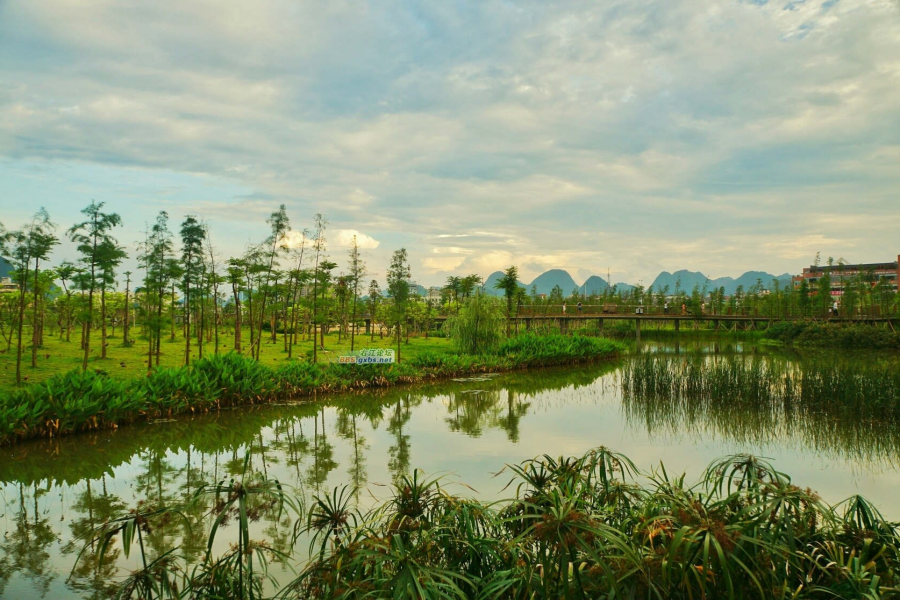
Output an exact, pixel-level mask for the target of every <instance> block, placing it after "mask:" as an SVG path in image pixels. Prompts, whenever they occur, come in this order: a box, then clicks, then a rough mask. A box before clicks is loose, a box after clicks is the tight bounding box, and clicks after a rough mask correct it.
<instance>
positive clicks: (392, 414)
mask: <svg viewBox="0 0 900 600" xmlns="http://www.w3.org/2000/svg"><path fill="white" fill-rule="evenodd" d="M641 352H642V353H643V354H644V355H647V354H654V353H656V354H664V355H670V356H671V355H674V354H678V355H679V356H685V357H689V356H713V357H715V356H719V355H726V354H730V353H736V352H737V353H740V352H747V353H749V354H754V353H755V354H757V355H759V356H761V357H763V358H762V359H763V360H779V361H793V360H796V356H794V355H785V354H784V353H778V354H777V356H774V357H770V356H769V355H770V354H771V352H772V351H770V350H768V349H766V348H760V347H756V346H754V345H753V344H749V345H748V344H747V343H746V342H743V341H739V340H738V341H734V342H731V341H725V342H723V341H721V340H720V341H719V342H718V345H716V344H714V343H713V344H710V343H708V342H697V341H695V340H692V341H690V342H688V343H683V344H679V345H676V344H673V343H661V342H658V341H653V340H651V339H645V340H644V341H643V343H642V348H641ZM629 360H631V359H629ZM620 367H621V364H618V363H611V364H605V365H598V366H591V367H585V368H577V369H564V370H544V371H534V372H519V373H512V374H507V375H503V376H496V377H482V378H475V379H473V380H468V381H453V382H444V383H441V384H439V385H436V386H419V387H406V388H396V389H391V390H372V391H367V392H366V393H357V394H348V395H344V396H332V397H328V398H326V399H322V400H321V401H319V402H304V403H300V404H285V405H280V406H269V407H259V408H256V409H249V410H234V411H226V412H223V413H220V414H216V415H206V416H197V417H194V418H189V419H179V420H175V421H167V422H160V423H155V424H149V425H144V426H133V427H128V428H123V429H121V430H119V431H112V432H103V433H97V434H90V435H83V436H73V437H68V438H63V439H60V440H45V441H40V442H35V443H30V444H23V445H20V446H16V447H12V448H6V449H4V450H3V451H4V453H5V455H6V459H5V460H3V461H0V481H2V482H4V483H3V485H2V487H0V502H2V505H0V529H2V530H3V532H4V533H3V535H2V539H0V596H4V597H7V596H8V597H11V598H32V597H34V598H39V597H47V598H66V597H89V598H105V597H108V596H109V593H110V590H111V586H112V583H111V582H112V581H113V580H114V578H115V577H116V576H117V575H119V576H120V575H121V573H116V572H115V571H114V569H113V567H112V566H111V563H112V562H113V561H114V560H121V559H122V558H123V556H122V549H121V547H120V545H118V544H117V542H116V541H115V540H114V541H113V542H112V543H110V544H108V545H106V546H105V547H101V545H100V544H94V545H91V546H88V548H87V550H86V551H85V553H84V555H83V556H82V558H81V560H80V561H79V562H78V563H77V566H76V568H75V569H74V571H72V567H73V565H75V559H76V557H77V556H78V554H79V553H80V552H81V550H82V548H83V543H82V542H81V541H80V540H81V539H83V538H84V537H85V536H86V535H87V533H88V532H89V531H91V530H92V529H94V528H95V527H96V526H97V525H98V524H99V523H102V522H104V521H105V520H107V519H109V518H110V517H112V516H117V515H121V514H122V513H123V512H125V511H127V510H128V509H130V508H132V507H135V506H137V505H138V504H139V503H140V504H141V505H142V506H144V507H152V506H159V505H161V504H165V503H171V502H178V501H183V500H186V499H187V498H190V497H192V496H193V495H194V493H195V492H196V491H197V489H198V488H199V487H200V486H201V485H203V484H210V483H214V482H216V481H221V480H223V479H224V480H227V479H228V478H230V477H238V478H239V477H240V476H241V474H242V473H244V472H245V470H246V471H249V472H258V473H262V474H263V475H264V476H265V477H274V478H278V479H279V480H281V481H283V482H285V483H287V484H290V485H293V486H296V487H297V488H299V489H300V490H302V491H301V493H302V494H303V495H305V496H306V497H307V498H309V497H310V496H311V495H313V494H316V493H324V492H329V491H330V490H331V489H332V488H333V487H335V486H338V485H344V484H349V485H351V486H352V487H354V488H356V490H357V500H358V501H359V502H361V503H367V502H368V503H371V502H373V501H374V500H373V497H378V496H379V495H380V494H381V491H383V490H384V489H385V488H384V487H382V486H384V485H387V484H389V483H391V482H392V481H397V480H398V478H399V477H401V476H402V475H403V474H406V473H409V472H410V471H411V469H413V468H422V469H425V470H426V471H427V472H429V473H437V472H449V473H451V474H452V476H453V477H457V478H458V479H459V480H460V481H464V482H465V483H466V484H469V485H471V486H473V488H474V489H475V490H476V491H477V493H478V494H479V495H481V496H482V497H496V496H498V495H500V494H502V493H503V492H502V491H501V490H502V488H503V485H504V484H505V483H506V481H505V480H501V479H499V478H495V477H493V473H495V472H496V471H497V470H499V469H500V468H501V467H502V466H503V464H505V463H507V462H516V461H518V460H521V459H524V458H526V457H531V456H534V455H536V454H540V453H549V454H551V455H553V454H581V453H582V452H583V451H585V450H587V449H588V448H590V447H593V446H596V445H599V444H605V445H608V446H611V447H614V448H615V449H617V450H619V451H622V452H624V453H625V454H627V455H630V456H631V457H632V458H633V459H634V460H635V461H636V462H637V463H638V464H639V465H641V466H642V467H645V468H646V467H649V466H650V465H652V464H655V463H658V462H659V461H660V460H665V461H666V464H667V466H668V467H669V468H670V469H673V470H679V471H680V470H682V469H686V470H692V469H693V470H694V471H695V472H698V471H699V469H702V468H703V467H704V466H705V465H706V464H707V463H708V462H709V461H710V460H711V459H712V458H714V457H717V456H721V455H724V454H728V453H732V452H738V451H751V452H757V453H758V452H763V453H765V454H768V455H769V456H772V457H773V458H775V459H776V464H778V465H779V467H781V468H783V470H785V471H786V472H788V473H790V474H791V475H793V476H794V477H795V479H796V480H798V483H800V484H801V485H810V486H812V487H814V488H817V489H819V491H821V492H822V493H823V495H824V496H825V498H826V499H828V500H830V501H836V500H839V499H841V498H843V497H845V496H847V495H849V494H850V493H852V492H853V491H856V490H859V491H861V492H862V493H863V494H864V495H867V496H870V497H872V498H873V499H874V500H875V501H876V504H879V505H880V506H881V507H882V508H883V509H884V512H885V513H886V514H888V515H889V516H895V515H897V514H900V510H897V507H893V506H891V505H890V504H891V501H890V500H891V499H892V498H893V496H894V495H895V494H896V493H897V492H898V491H900V480H898V477H897V476H896V475H894V474H893V473H892V472H891V471H888V470H885V467H887V466H890V465H894V464H896V463H897V460H898V448H900V434H898V432H897V431H895V430H894V429H890V431H884V428H883V427H882V428H880V429H879V427H878V424H877V423H873V422H871V420H870V421H868V422H867V421H865V420H862V419H854V418H853V415H848V414H846V413H842V412H841V411H839V410H837V409H833V410H831V411H829V410H828V405H827V403H824V404H823V405H822V406H823V409H822V410H819V411H816V412H810V411H805V412H804V411H797V410H789V409H788V408H789V407H785V406H783V405H780V406H771V405H769V406H767V405H765V403H758V404H755V405H753V404H747V403H740V404H739V405H733V404H729V403H728V402H719V403H713V402H696V403H690V402H688V403H667V402H664V401H661V400H660V399H659V398H655V399H653V398H645V397H634V396H625V397H623V395H622V392H621V386H620V381H619V379H620V371H619V369H620ZM246 461H249V463H248V462H246ZM220 500H221V498H218V497H216V496H214V495H212V496H209V497H204V499H203V501H202V502H198V503H196V504H195V505H193V507H192V510H193V511H194V514H192V515H188V517H189V520H190V521H192V522H194V523H204V520H205V519H206V518H207V515H208V513H209V509H210V507H212V506H213V504H214V503H216V502H218V501H220ZM290 531H291V528H290V523H289V520H288V518H287V516H286V515H284V514H281V515H276V514H268V513H265V512H263V513H261V514H260V518H259V521H258V522H257V523H256V524H255V530H254V535H255V536H258V537H261V538H265V539H267V540H268V542H269V544H270V545H272V546H273V547H274V548H276V549H279V550H285V549H287V548H288V545H289V543H290ZM205 539H206V531H205V530H204V529H203V528H202V527H194V528H188V527H186V525H185V521H181V520H178V519H173V520H171V521H170V522H168V523H165V524H164V525H162V526H160V527H157V528H154V529H153V530H152V531H149V532H148V533H147V536H146V539H145V541H146V543H147V545H148V547H149V549H150V550H149V554H150V555H151V556H159V555H160V554H161V553H163V552H164V551H165V550H167V549H169V548H171V547H172V546H173V545H181V547H182V549H181V550H180V552H182V553H185V554H186V555H187V556H189V557H193V559H194V560H199V559H200V557H201V556H202V553H203V552H204V550H205V548H204V542H205ZM101 551H102V552H103V556H101V555H100V553H101ZM101 559H102V560H101ZM130 560H132V561H133V560H134V557H133V556H132V557H131V559H130ZM120 564H121V563H120ZM126 564H127V561H126ZM70 571H71V575H70Z"/></svg>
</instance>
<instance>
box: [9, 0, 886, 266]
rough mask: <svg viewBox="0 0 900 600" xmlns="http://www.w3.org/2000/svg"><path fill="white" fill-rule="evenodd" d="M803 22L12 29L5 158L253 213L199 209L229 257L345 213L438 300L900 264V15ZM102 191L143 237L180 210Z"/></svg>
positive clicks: (39, 19)
mask: <svg viewBox="0 0 900 600" xmlns="http://www.w3.org/2000/svg"><path fill="white" fill-rule="evenodd" d="M786 4H787V2H786V0H782V1H778V2H776V1H774V0H770V1H769V2H768V3H764V4H763V5H759V4H758V3H754V2H724V3H723V2H720V1H716V0H670V1H664V0H633V1H629V2H618V1H617V2H612V3H609V2H607V3H557V4H554V3H531V4H529V3H510V2H505V1H504V0H485V2H479V3H475V4H471V5H466V4H465V3H463V4H460V5H454V8H452V9H451V8H448V7H446V6H444V5H440V4H432V5H426V6H418V7H417V8H416V9H414V10H413V9H410V8H408V7H406V6H405V5H403V4H397V5H394V4H388V5H377V6H376V5H371V6H369V5H360V4H358V3H353V2H337V3H326V4H322V3H299V4H298V3H293V4H291V3H284V2H280V1H278V0H260V1H258V2H252V3H250V2H236V3H229V4H228V5H227V6H225V7H223V6H220V5H219V4H218V3H215V2H212V0H198V1H197V2H190V3H185V4H181V5H178V6H177V7H175V8H173V9H172V10H168V11H160V10H157V9H156V8H155V5H154V4H153V3H151V2H149V1H146V2H142V1H135V2H128V3H122V2H116V1H114V0H95V1H91V2H88V1H87V0H82V1H72V0H46V1H42V2H30V3H29V2H18V3H16V2H7V3H0V55H2V56H4V57H5V58H4V60H3V62H2V65H0V82H3V81H6V82H15V84H9V83H7V84H3V83H0V157H2V158H4V159H6V160H16V161H47V162H49V163H51V164H66V165H86V166H87V167H86V168H88V167H90V166H91V165H107V166H110V167H112V168H122V167H123V166H129V167H138V168H141V169H146V170H151V171H153V170H158V171H160V172H162V171H168V172H182V173H191V174H202V175H204V176H206V177H208V178H209V179H211V180H213V179H214V180H218V181H222V182H227V183H229V184H233V185H235V186H238V187H241V188H243V189H246V190H248V191H249V192H253V193H254V194H255V195H254V196H253V197H252V198H244V199H237V200H235V198H233V197H221V196H219V197H196V198H194V197H192V198H188V199H186V200H183V204H184V205H186V206H190V207H192V209H193V210H196V211H197V213H198V214H200V215H201V216H205V217H208V218H210V219H212V220H214V221H215V220H217V219H218V220H219V221H226V220H227V221H229V222H230V223H234V222H240V223H242V224H244V223H247V224H248V225H247V228H248V231H247V232H246V234H244V233H243V232H242V237H241V238H240V240H230V239H226V240H223V242H222V243H223V244H228V243H231V244H232V246H231V247H230V248H228V251H230V252H236V251H240V249H241V247H242V246H243V244H245V243H246V242H247V238H250V239H256V238H259V239H261V238H262V237H264V235H265V225H264V219H265V216H267V215H268V214H269V213H270V212H271V211H272V210H274V209H275V208H276V207H277V205H278V204H279V203H281V202H284V203H285V204H287V206H288V211H289V213H290V216H291V219H292V224H293V225H294V226H295V227H296V228H298V229H299V228H300V227H302V226H303V225H304V223H305V224H306V225H307V226H308V223H309V221H310V220H311V215H312V214H314V213H316V212H322V213H324V214H325V215H326V216H327V217H328V218H329V219H330V220H331V221H332V224H331V227H333V228H334V229H330V230H329V231H328V232H327V236H328V239H329V242H330V244H329V245H330V246H333V247H335V248H344V247H346V246H347V245H349V241H350V237H351V236H352V232H359V231H363V230H364V231H366V232H367V233H366V234H361V233H358V240H359V242H360V246H361V247H362V248H365V249H367V250H371V251H373V252H371V254H372V256H371V260H372V261H373V262H376V263H386V261H387V257H388V256H389V253H388V252H387V251H386V250H385V246H387V247H391V248H396V247H401V246H403V247H406V248H407V249H408V250H409V251H410V256H411V257H412V260H413V262H414V270H415V268H416V266H419V267H420V268H421V269H422V270H424V271H427V272H429V273H433V274H435V275H437V274H439V273H440V272H441V271H447V270H449V271H454V270H455V271H456V272H466V271H467V270H472V271H482V270H484V271H490V270H496V269H500V268H505V267H506V266H509V264H519V265H520V268H521V269H523V270H524V271H526V272H529V273H530V272H531V271H535V273H533V274H536V272H537V270H538V269H544V268H551V267H559V268H569V269H570V270H571V271H572V272H573V273H575V272H585V271H594V272H601V273H605V269H606V268H607V267H609V268H611V269H612V270H613V271H616V272H619V273H621V274H622V277H623V278H624V277H631V278H634V279H637V278H638V277H645V278H647V277H650V276H652V275H653V274H654V273H652V272H650V271H652V270H659V269H662V268H666V269H669V270H674V269H677V268H691V269H697V270H710V271H711V270H714V269H721V270H722V271H725V272H726V274H727V273H735V274H736V273H739V272H740V271H741V270H747V269H750V268H766V269H769V270H773V271H779V272H782V271H792V270H794V271H796V270H799V268H800V267H801V266H802V264H800V263H799V262H798V261H801V260H803V256H804V255H805V254H806V253H811V252H813V251H814V249H817V245H822V246H823V247H822V248H821V249H822V251H823V252H828V253H833V254H836V255H840V254H848V253H849V252H847V251H842V250H841V249H842V248H852V249H853V252H854V253H857V254H858V255H859V257H860V259H861V260H865V259H867V258H871V259H872V260H876V259H880V258H881V254H883V252H884V248H887V247H890V246H891V245H892V244H893V243H894V240H895V238H896V235H895V229H896V228H893V229H892V228H890V227H884V226H880V225H881V224H884V223H892V222H893V223H896V222H897V220H898V219H900V205H898V203H897V202H896V190H897V189H898V186H900V151H898V146H897V139H900V59H898V58H897V57H898V56H900V11H898V5H897V3H896V2H894V1H892V0H859V1H857V2H848V1H844V2H838V3H832V2H827V3H826V2H823V0H807V1H806V2H801V3H791V6H790V7H786ZM786 8H790V10H785V9H786ZM0 176H2V172H0ZM78 185H79V183H78V181H77V180H74V179H73V180H68V181H60V182H58V186H59V187H58V196H59V197H61V198H65V197H70V194H69V193H68V192H71V191H72V190H73V189H74V188H77V187H78ZM97 191H98V192H99V193H98V195H99V196H100V197H102V198H103V199H105V200H107V201H108V202H109V203H110V205H111V206H116V205H117V203H120V204H121V205H122V208H118V210H120V211H121V212H123V213H125V215H124V216H126V220H127V217H128V215H127V213H126V208H125V207H127V206H128V205H127V203H129V202H130V203H134V202H137V203H144V205H146V207H147V208H154V207H153V203H154V200H152V199H141V198H140V197H139V196H140V195H139V194H134V195H132V196H130V197H128V198H127V200H125V199H120V198H117V190H116V189H115V187H114V186H112V185H110V186H109V189H99V190H97ZM5 193H6V194H7V196H6V201H8V202H10V203H13V204H16V205H18V204H25V203H27V202H33V201H34V199H33V195H32V193H33V190H32V189H27V188H25V187H23V188H21V189H14V190H11V191H9V190H6V191H5ZM150 196H151V195H150V194H147V198H150ZM59 202H64V201H63V200H60V201H59ZM49 208H51V212H53V211H52V208H53V207H52V205H50V206H49ZM817 214H824V215H828V216H829V219H832V220H830V221H827V222H826V221H822V220H816V219H815V218H809V215H817ZM249 223H254V224H255V225H253V227H257V229H253V230H252V231H250V229H251V227H250V225H249ZM841 224H843V225H841ZM214 225H215V223H214ZM138 226H139V224H135V227H136V228H137V227H138ZM134 235H135V237H136V236H137V234H136V233H135V234H134ZM254 236H256V238H254ZM754 239H761V240H764V243H763V244H758V243H756V242H754V241H753V240H754ZM651 240H652V242H651ZM736 240H742V241H746V243H747V244H748V246H746V247H744V246H742V245H741V243H736ZM380 242H383V244H380ZM291 243H292V244H296V243H297V240H296V239H295V238H292V241H291ZM444 243H447V244H451V243H452V244H456V245H455V246H444ZM742 243H743V242H742ZM826 246H827V248H826ZM748 248H749V250H748ZM711 249H712V250H711ZM463 250H465V251H466V252H463ZM526 265H529V266H527V267H526ZM373 268H376V269H377V267H373ZM579 269H581V271H579Z"/></svg>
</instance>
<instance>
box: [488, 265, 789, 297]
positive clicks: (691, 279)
mask: <svg viewBox="0 0 900 600" xmlns="http://www.w3.org/2000/svg"><path fill="white" fill-rule="evenodd" d="M501 277H503V272H502V271H495V272H493V273H491V274H490V275H489V276H488V278H487V279H486V280H485V283H484V289H485V291H486V292H487V293H489V294H491V295H494V296H502V295H503V291H502V290H498V289H496V288H495V287H494V286H495V285H496V282H497V281H498V280H499V279H500V278H501ZM679 280H680V282H679ZM775 280H777V281H778V282H779V285H782V286H784V285H790V282H791V275H790V274H789V273H782V274H781V275H773V274H771V273H766V272H765V271H747V272H746V273H743V274H742V275H740V276H738V277H729V276H724V277H716V278H710V277H708V276H706V275H704V274H703V273H702V272H700V271H689V270H687V269H679V270H678V271H675V272H674V273H670V272H668V271H662V272H661V273H660V274H659V275H657V276H656V278H655V279H654V280H653V283H651V284H650V286H651V287H652V288H653V291H654V292H656V291H659V290H661V289H663V288H664V287H665V286H667V285H668V286H669V293H670V294H674V293H675V289H676V286H678V287H679V288H680V289H681V290H682V291H684V292H686V293H691V291H692V290H693V289H694V286H695V285H697V286H699V287H700V288H701V289H702V288H703V287H704V286H705V287H706V289H707V291H711V290H713V289H718V288H720V287H721V288H725V293H726V294H727V295H731V294H734V293H735V292H736V291H737V288H738V287H739V286H742V287H743V289H744V290H746V289H748V288H750V287H751V286H753V285H756V284H757V282H761V283H762V286H763V287H764V288H769V287H771V286H772V282H773V281H775ZM557 285H558V286H559V287H560V288H561V289H562V291H563V295H564V296H569V295H570V294H571V293H572V291H573V290H575V289H577V290H578V291H579V293H583V294H585V295H591V294H602V293H603V292H605V291H606V290H607V289H608V288H609V283H608V282H607V281H606V280H605V279H604V278H603V277H601V276H600V275H591V276H589V277H588V278H587V279H585V281H584V283H582V284H581V285H579V284H578V283H577V282H576V281H575V279H574V278H573V277H572V275H571V274H569V272H568V271H566V270H565V269H549V270H547V271H545V272H543V273H541V274H540V275H538V276H537V277H535V278H534V280H532V281H531V283H524V282H522V281H521V280H520V281H519V286H520V287H522V288H525V290H526V291H527V292H529V293H531V289H532V287H535V288H536V291H537V293H538V294H547V295H549V294H550V292H551V291H552V290H553V288H554V286H557ZM613 287H615V288H616V289H617V290H618V291H630V290H632V289H634V287H635V286H634V285H633V284H630V283H625V282H618V283H615V284H613Z"/></svg>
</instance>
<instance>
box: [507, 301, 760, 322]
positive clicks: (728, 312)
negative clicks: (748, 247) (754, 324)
mask: <svg viewBox="0 0 900 600" xmlns="http://www.w3.org/2000/svg"><path fill="white" fill-rule="evenodd" d="M639 308H640V309H641V313H640V314H643V315H645V316H665V315H669V316H672V317H679V316H686V317H690V316H703V317H710V316H716V315H721V316H743V317H752V316H765V315H762V314H759V312H758V311H757V310H754V309H753V308H750V307H746V306H740V307H734V308H732V307H727V306H726V307H723V308H721V309H719V307H714V306H706V307H705V308H701V310H700V314H699V315H698V314H695V313H694V311H693V310H692V309H691V307H689V306H687V305H685V307H684V309H682V307H681V306H677V307H676V306H674V305H670V306H669V308H668V310H666V308H665V307H663V306H649V305H646V304H643V305H642V304H582V306H581V308H580V309H579V308H578V305H576V304H568V303H567V304H566V305H565V310H563V305H562V304H550V305H543V306H523V307H521V308H520V309H519V311H518V313H517V316H518V318H520V319H522V318H527V317H542V316H563V315H565V316H590V315H597V316H603V315H634V314H638V309H639Z"/></svg>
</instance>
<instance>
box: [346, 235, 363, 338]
mask: <svg viewBox="0 0 900 600" xmlns="http://www.w3.org/2000/svg"><path fill="white" fill-rule="evenodd" d="M365 276H366V263H365V261H363V260H362V258H361V257H360V255H359V243H358V242H357V241H356V236H355V235H354V236H353V242H352V243H351V244H350V281H351V283H352V285H353V316H352V318H351V323H352V325H351V326H350V351H351V352H353V349H354V347H355V346H354V343H355V341H356V301H357V299H358V298H359V281H360V279H362V278H363V277H365Z"/></svg>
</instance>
